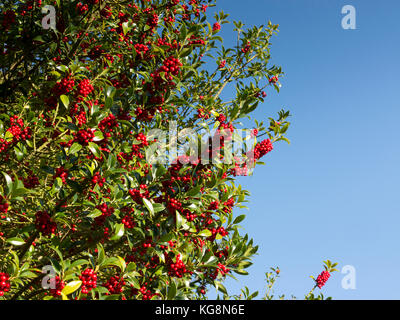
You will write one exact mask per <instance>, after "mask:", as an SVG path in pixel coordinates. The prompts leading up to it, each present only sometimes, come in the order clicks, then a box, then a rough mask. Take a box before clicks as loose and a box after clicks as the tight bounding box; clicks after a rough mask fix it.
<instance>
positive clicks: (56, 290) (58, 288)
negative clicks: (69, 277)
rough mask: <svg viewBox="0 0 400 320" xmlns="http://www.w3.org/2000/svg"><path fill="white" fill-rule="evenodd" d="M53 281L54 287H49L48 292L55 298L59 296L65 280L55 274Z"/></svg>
mask: <svg viewBox="0 0 400 320" xmlns="http://www.w3.org/2000/svg"><path fill="white" fill-rule="evenodd" d="M55 282H56V287H55V288H54V289H50V294H51V295H52V296H53V297H55V298H56V297H59V296H61V291H62V289H64V287H65V281H64V280H61V279H60V277H59V276H56V277H55Z"/></svg>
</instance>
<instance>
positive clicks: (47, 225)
mask: <svg viewBox="0 0 400 320" xmlns="http://www.w3.org/2000/svg"><path fill="white" fill-rule="evenodd" d="M35 217H36V220H35V226H36V229H37V230H38V231H39V232H41V233H42V234H43V235H45V236H48V235H51V234H54V233H55V232H56V230H57V224H56V223H55V222H54V221H52V219H51V217H50V215H49V214H48V213H47V211H38V212H36V215H35Z"/></svg>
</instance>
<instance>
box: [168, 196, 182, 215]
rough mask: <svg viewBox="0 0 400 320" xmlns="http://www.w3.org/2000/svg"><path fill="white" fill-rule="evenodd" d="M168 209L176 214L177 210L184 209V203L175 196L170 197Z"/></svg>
mask: <svg viewBox="0 0 400 320" xmlns="http://www.w3.org/2000/svg"><path fill="white" fill-rule="evenodd" d="M167 207H168V210H169V211H170V212H171V213H172V214H174V213H175V211H176V210H182V203H181V202H180V201H179V200H177V199H174V198H170V199H169V201H168V204H167Z"/></svg>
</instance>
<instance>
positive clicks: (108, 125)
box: [98, 114, 118, 132]
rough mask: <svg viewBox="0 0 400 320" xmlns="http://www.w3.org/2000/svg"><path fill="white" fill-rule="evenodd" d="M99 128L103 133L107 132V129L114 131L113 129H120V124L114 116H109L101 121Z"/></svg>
mask: <svg viewBox="0 0 400 320" xmlns="http://www.w3.org/2000/svg"><path fill="white" fill-rule="evenodd" d="M98 127H99V129H100V130H101V131H102V132H104V131H106V129H108V130H109V131H112V130H113V128H117V127H118V122H117V119H116V117H115V116H114V115H113V114H109V115H108V116H107V117H105V118H104V119H103V120H101V121H100V123H99V124H98Z"/></svg>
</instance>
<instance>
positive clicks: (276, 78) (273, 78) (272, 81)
mask: <svg viewBox="0 0 400 320" xmlns="http://www.w3.org/2000/svg"><path fill="white" fill-rule="evenodd" d="M277 82H278V76H273V77H271V79H269V83H277Z"/></svg>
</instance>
